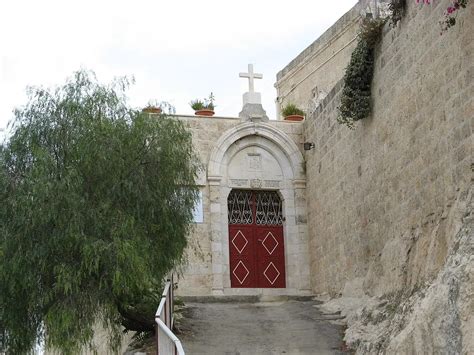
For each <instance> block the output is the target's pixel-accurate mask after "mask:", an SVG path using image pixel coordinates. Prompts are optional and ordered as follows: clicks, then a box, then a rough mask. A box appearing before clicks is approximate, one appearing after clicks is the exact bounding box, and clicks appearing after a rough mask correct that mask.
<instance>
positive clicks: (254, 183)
mask: <svg viewBox="0 0 474 355" xmlns="http://www.w3.org/2000/svg"><path fill="white" fill-rule="evenodd" d="M250 187H253V188H261V187H262V180H260V179H252V180H250Z"/></svg>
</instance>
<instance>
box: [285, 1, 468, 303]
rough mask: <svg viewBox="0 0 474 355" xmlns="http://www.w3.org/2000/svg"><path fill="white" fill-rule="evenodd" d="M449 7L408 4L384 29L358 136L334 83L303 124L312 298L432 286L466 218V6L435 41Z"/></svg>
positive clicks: (410, 2)
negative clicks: (341, 117) (342, 116)
mask: <svg viewBox="0 0 474 355" xmlns="http://www.w3.org/2000/svg"><path fill="white" fill-rule="evenodd" d="M448 5H449V1H447V0H442V1H435V2H434V5H433V6H420V5H417V4H416V2H415V1H408V13H407V15H406V17H405V18H404V19H403V20H402V21H401V23H400V24H399V25H398V26H397V28H393V29H392V28H390V27H389V26H388V25H387V26H386V27H385V29H384V33H383V38H382V41H381V43H380V45H379V47H378V48H377V53H376V69H375V76H374V81H373V88H372V97H373V114H372V116H371V117H369V118H367V119H364V120H362V121H359V122H358V123H356V125H355V129H354V130H349V129H348V128H346V127H345V126H342V125H339V124H338V123H337V121H336V117H337V115H338V111H337V107H338V105H339V103H340V92H341V88H342V82H341V81H340V82H339V83H338V84H337V85H336V86H335V87H334V88H333V89H332V90H331V91H330V93H329V95H328V96H327V97H326V99H325V100H324V102H323V104H322V105H321V106H320V107H319V108H318V109H317V111H316V112H315V113H314V114H313V115H312V116H311V117H308V118H307V120H306V122H305V132H304V135H305V141H311V142H314V143H315V144H316V148H315V149H313V150H311V151H308V152H306V153H305V158H306V162H307V194H308V195H307V201H308V219H309V221H308V230H309V235H310V248H311V275H312V288H313V291H314V292H315V293H326V292H327V293H329V294H331V295H333V296H335V295H338V294H341V293H343V292H345V293H348V294H347V295H348V296H351V295H353V296H355V295H356V293H358V292H362V293H364V292H365V293H366V294H368V295H382V294H389V293H391V292H396V291H399V290H401V289H404V288H407V289H414V288H416V287H417V286H419V285H420V284H422V283H424V282H426V281H430V280H431V279H433V278H434V277H435V275H436V274H437V272H439V270H440V268H442V266H443V264H444V262H445V259H446V255H447V252H448V249H449V247H450V246H451V244H452V239H453V238H454V236H455V235H456V233H457V232H458V231H459V229H460V226H461V217H460V216H462V215H464V214H465V213H468V212H469V211H465V210H463V207H462V206H461V205H460V204H459V203H458V202H459V201H460V200H462V199H463V198H465V196H466V194H467V193H468V190H469V189H470V188H472V185H473V156H474V154H473V153H474V148H473V147H474V136H473V129H474V101H473V92H474V85H473V82H474V60H473V58H474V40H473V33H474V6H473V5H474V4H469V5H468V7H467V9H465V10H462V11H460V12H459V15H458V17H457V24H456V26H454V27H453V28H452V29H450V30H449V31H448V32H447V33H444V34H443V35H442V36H441V35H440V27H439V24H438V22H439V20H441V19H442V16H443V11H444V9H446V7H447V6H448ZM315 65H316V64H315ZM308 70H309V69H308ZM339 72H340V73H341V78H342V71H339ZM299 90H303V91H304V92H302V93H300V94H298V95H300V96H301V97H303V96H304V95H307V94H308V89H306V88H303V87H301V89H299ZM294 95H297V94H296V93H295V94H294ZM460 206H461V207H460ZM471 212H472V211H471ZM355 288H358V290H356V289H355Z"/></svg>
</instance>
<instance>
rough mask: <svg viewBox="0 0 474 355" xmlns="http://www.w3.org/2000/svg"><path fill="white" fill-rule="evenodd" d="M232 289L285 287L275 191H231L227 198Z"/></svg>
mask: <svg viewBox="0 0 474 355" xmlns="http://www.w3.org/2000/svg"><path fill="white" fill-rule="evenodd" d="M227 208H228V223H229V267H230V282H231V287H232V288H285V287H286V282H285V247H284V238H283V215H282V202H281V199H280V196H279V195H278V193H277V192H276V191H268V190H267V191H265V190H262V191H254V190H239V189H233V190H232V191H231V192H230V194H229V196H228V198H227Z"/></svg>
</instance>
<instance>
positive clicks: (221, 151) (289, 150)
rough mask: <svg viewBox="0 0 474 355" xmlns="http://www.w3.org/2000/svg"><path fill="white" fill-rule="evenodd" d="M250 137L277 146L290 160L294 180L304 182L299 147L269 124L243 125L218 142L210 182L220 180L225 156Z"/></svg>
mask: <svg viewBox="0 0 474 355" xmlns="http://www.w3.org/2000/svg"><path fill="white" fill-rule="evenodd" d="M248 136H260V137H264V138H266V139H268V140H269V141H271V142H273V143H274V144H276V145H277V146H278V147H279V148H280V149H281V151H282V152H283V153H284V154H285V155H286V157H287V158H288V160H289V162H290V164H291V168H292V172H293V179H294V180H304V179H305V177H304V172H303V164H304V160H303V155H302V154H301V151H300V150H299V149H298V146H297V145H296V143H295V142H293V141H292V140H291V139H290V138H289V137H288V136H287V135H286V134H285V133H284V132H282V131H280V130H279V129H277V128H275V127H273V126H272V125H270V124H268V123H253V122H247V123H243V124H241V125H239V126H237V127H234V128H231V129H229V130H228V131H227V132H225V133H224V134H223V135H222V136H221V137H220V138H219V140H218V141H217V143H216V145H215V146H214V149H213V150H212V152H211V154H210V157H209V164H208V170H207V175H208V178H209V179H210V180H219V179H220V178H221V177H222V176H221V167H222V162H223V159H224V156H225V154H226V152H227V151H228V149H229V148H230V147H231V146H232V145H233V144H234V143H235V142H236V141H238V140H239V139H242V138H244V137H248Z"/></svg>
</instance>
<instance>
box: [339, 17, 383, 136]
mask: <svg viewBox="0 0 474 355" xmlns="http://www.w3.org/2000/svg"><path fill="white" fill-rule="evenodd" d="M384 23H385V20H384V19H375V20H374V19H368V18H367V19H364V20H363V21H362V25H361V31H360V33H359V40H358V43H357V46H356V48H355V50H354V52H352V55H351V60H350V62H349V65H348V66H347V68H346V73H345V75H344V88H343V89H342V98H341V105H340V106H339V117H338V118H337V120H338V122H339V123H341V124H345V125H346V126H348V127H349V128H353V125H354V122H355V121H358V120H361V119H363V118H365V117H367V116H369V115H370V111H371V103H370V92H371V83H372V77H373V74H374V50H375V45H376V44H377V42H378V40H379V38H380V34H381V31H382V27H383V25H384Z"/></svg>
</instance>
